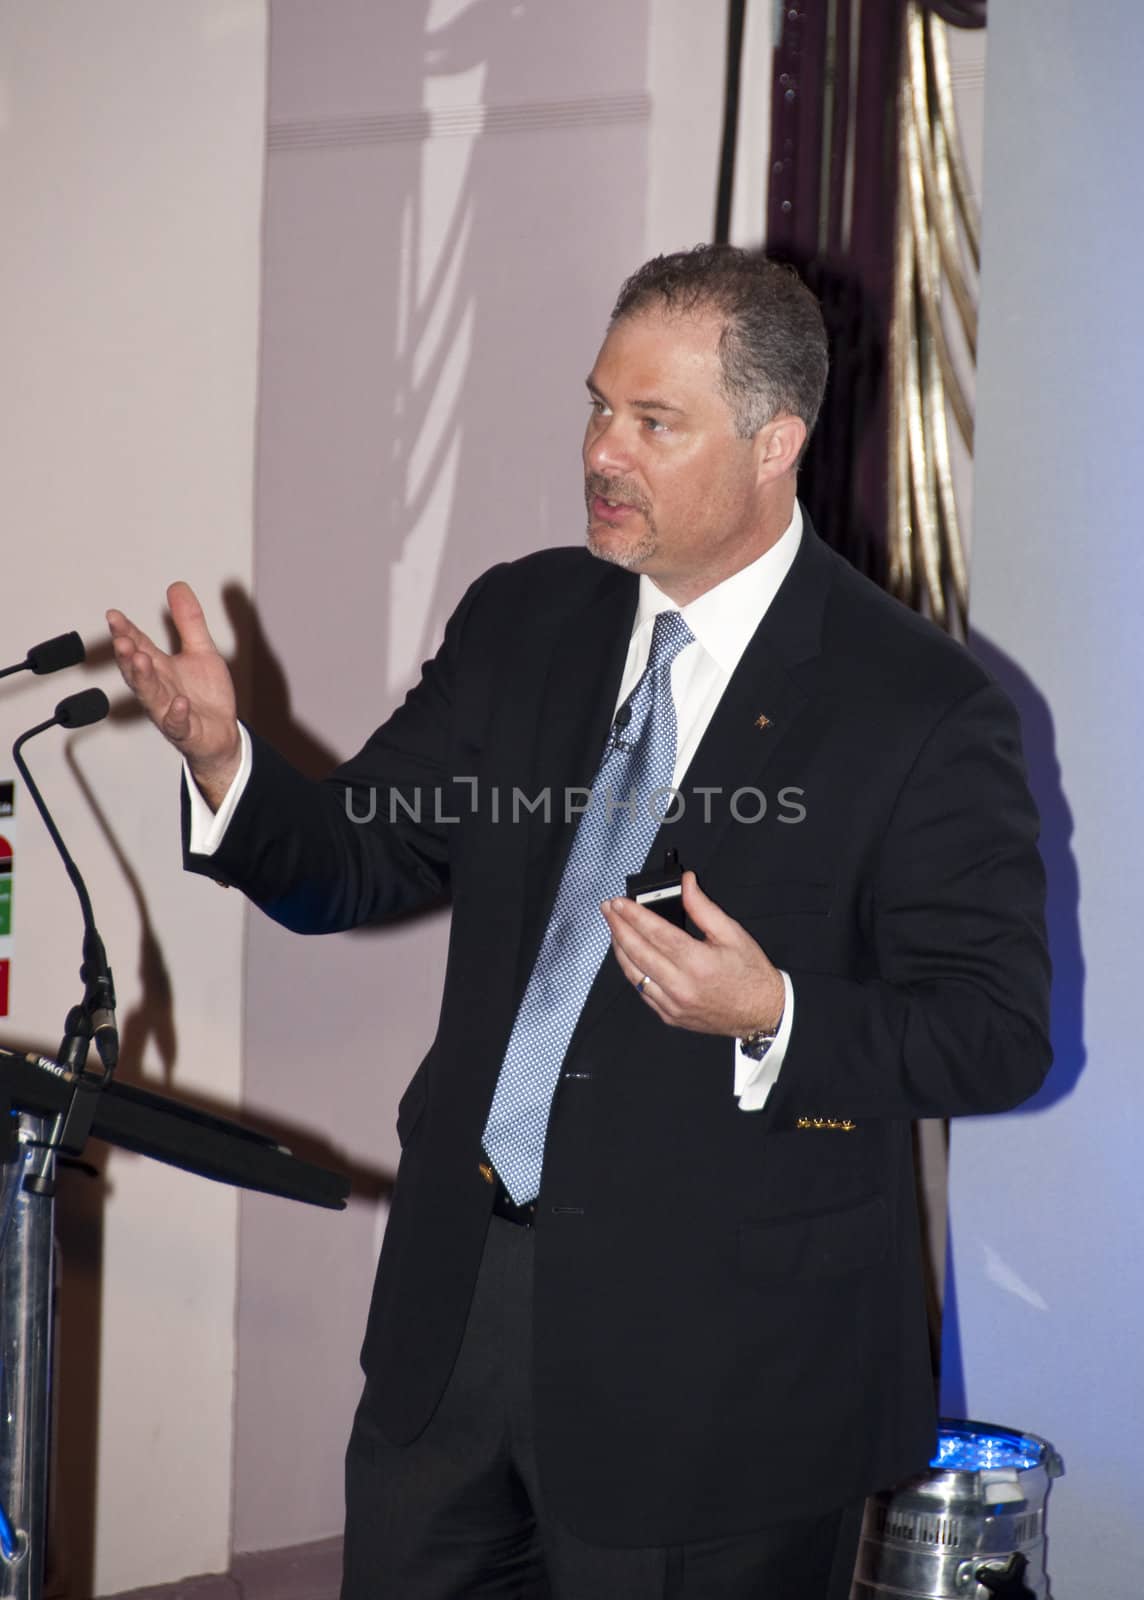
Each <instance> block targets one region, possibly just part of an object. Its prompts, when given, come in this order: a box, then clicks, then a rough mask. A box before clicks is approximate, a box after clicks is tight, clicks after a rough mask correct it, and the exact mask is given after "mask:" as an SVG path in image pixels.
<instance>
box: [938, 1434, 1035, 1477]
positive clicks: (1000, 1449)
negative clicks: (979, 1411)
mask: <svg viewBox="0 0 1144 1600" xmlns="http://www.w3.org/2000/svg"><path fill="white" fill-rule="evenodd" d="M1043 1454H1044V1446H1043V1445H1041V1444H1039V1443H1038V1442H1037V1440H1036V1439H1027V1438H1026V1437H1025V1436H1024V1434H1021V1433H1007V1432H1006V1431H1005V1429H1004V1428H981V1429H975V1428H952V1427H947V1426H945V1425H943V1426H942V1427H940V1428H939V1429H938V1436H937V1455H936V1456H934V1458H933V1460H932V1461H931V1462H930V1466H931V1467H934V1468H936V1469H938V1470H939V1471H945V1472H990V1471H996V1470H997V1469H998V1468H1002V1467H1015V1468H1016V1469H1017V1470H1018V1471H1022V1470H1024V1469H1025V1468H1027V1467H1036V1466H1039V1465H1040V1463H1041V1460H1042V1457H1043Z"/></svg>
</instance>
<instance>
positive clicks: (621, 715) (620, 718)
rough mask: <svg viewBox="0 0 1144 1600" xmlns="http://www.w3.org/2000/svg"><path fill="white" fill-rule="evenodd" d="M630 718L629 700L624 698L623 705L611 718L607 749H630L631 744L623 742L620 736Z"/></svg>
mask: <svg viewBox="0 0 1144 1600" xmlns="http://www.w3.org/2000/svg"><path fill="white" fill-rule="evenodd" d="M631 720H632V707H631V701H630V700H625V701H624V703H623V705H622V706H620V707H619V709H618V710H617V711H616V714H615V716H614V717H613V718H612V733H611V739H610V741H609V744H608V749H609V750H630V749H631V748H632V747H631V745H629V744H625V743H624V741H623V739H621V738H620V735H621V734H622V733H623V731H624V729H625V728H626V727H627V725H628V723H629V722H630V721H631Z"/></svg>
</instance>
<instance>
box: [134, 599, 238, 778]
mask: <svg viewBox="0 0 1144 1600" xmlns="http://www.w3.org/2000/svg"><path fill="white" fill-rule="evenodd" d="M167 604H168V605H169V606H170V608H171V619H172V621H173V622H174V624H175V631H176V633H177V634H178V636H179V645H180V649H179V650H178V651H177V653H176V654H174V655H168V654H167V653H166V652H165V651H163V650H160V649H159V647H158V645H156V644H155V643H154V642H153V641H152V640H151V639H149V638H148V637H147V635H146V634H145V633H144V632H143V630H142V629H141V628H137V627H136V626H135V624H134V623H133V622H131V621H130V620H129V619H128V618H127V617H125V616H124V615H123V613H122V611H109V612H108V613H107V625H108V627H109V629H110V630H111V639H112V647H113V649H114V651H115V660H116V663H117V665H118V667H119V670H120V672H121V673H122V675H123V681H124V683H126V685H127V687H128V688H129V689H130V690H131V692H132V694H133V695H134V696H135V698H136V699H137V700H138V701H139V704H140V705H141V706H142V707H143V709H144V711H145V712H146V713H147V715H148V717H150V719H151V721H152V722H153V723H154V724H155V726H156V727H157V728H158V730H159V732H160V733H161V734H162V735H163V737H164V738H165V739H168V740H169V741H170V742H171V744H173V745H174V746H175V748H176V749H177V750H178V751H179V752H180V754H182V755H183V756H185V758H186V761H187V765H188V766H189V767H190V769H191V773H192V775H193V777H194V780H195V782H196V783H197V784H198V786H199V788H200V790H201V791H202V793H203V796H204V798H205V799H206V801H207V803H208V805H210V806H211V807H212V809H214V810H217V809H218V807H219V806H220V805H221V804H222V801H223V798H224V796H225V795H226V792H227V790H228V789H229V788H230V785H231V783H232V781H233V780H234V777H235V774H236V773H237V772H238V769H239V766H240V764H241V760H242V741H241V738H240V736H239V731H238V719H237V717H236V715H235V701H234V683H233V682H232V680H231V676H230V671H229V669H228V667H227V664H226V662H225V661H224V660H223V658H222V656H221V655H220V654H219V652H218V651H217V650H216V648H215V644H214V640H213V639H212V638H211V636H210V633H209V631H208V629H207V624H206V618H205V617H204V616H203V609H202V607H201V606H200V605H199V602H198V600H197V599H196V597H195V592H194V590H193V589H192V588H191V587H190V585H189V584H186V583H173V584H172V585H171V587H170V588H169V589H168V590H167Z"/></svg>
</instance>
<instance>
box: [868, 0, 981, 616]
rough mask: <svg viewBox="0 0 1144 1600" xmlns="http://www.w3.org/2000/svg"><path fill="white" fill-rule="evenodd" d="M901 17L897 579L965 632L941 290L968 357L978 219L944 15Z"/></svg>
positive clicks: (957, 389)
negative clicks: (961, 140)
mask: <svg viewBox="0 0 1144 1600" xmlns="http://www.w3.org/2000/svg"><path fill="white" fill-rule="evenodd" d="M904 26H905V30H906V36H905V43H906V49H905V51H904V64H903V72H902V80H901V84H900V89H899V99H898V112H899V117H898V129H899V156H898V211H897V225H896V236H895V253H894V256H895V259H894V312H893V323H892V325H891V329H890V352H889V354H890V362H889V365H890V382H891V392H890V460H889V469H890V517H891V529H890V585H891V588H892V589H893V591H894V593H895V594H897V595H898V596H899V597H900V598H901V599H903V600H906V601H907V602H909V603H911V604H921V605H922V606H923V607H924V608H925V609H926V610H928V612H929V614H930V615H931V616H932V617H933V619H934V621H935V622H937V623H938V624H939V625H940V626H942V627H945V628H948V629H950V630H951V631H954V630H960V631H961V632H963V633H964V630H965V626H966V616H967V608H968V574H967V571H966V561H965V550H964V545H963V542H962V536H961V526H960V519H959V517H958V510H957V499H956V495H955V492H954V484H953V469H952V462H951V456H950V443H949V416H950V414H951V413H952V415H953V418H954V421H955V422H956V424H957V428H958V431H959V432H960V434H961V436H962V438H963V439H964V440H965V444H966V447H967V448H968V449H969V451H970V453H972V450H973V412H972V407H971V405H970V402H969V399H968V397H967V395H966V393H965V389H964V386H963V384H962V381H961V378H960V376H959V374H958V371H957V368H956V366H955V364H954V359H953V354H952V351H951V349H950V343H949V337H948V334H947V331H946V327H945V323H944V322H943V320H942V314H941V300H942V292H943V287H944V286H946V285H948V290H949V293H950V295H951V296H952V298H953V301H954V304H955V306H956V308H957V313H958V319H959V322H960V325H961V328H962V332H963V333H964V335H965V342H966V347H967V352H968V356H969V359H970V361H973V360H974V359H975V356H976V338H977V307H976V304H975V301H974V297H973V294H972V292H971V289H970V280H969V272H968V271H967V270H966V265H965V262H964V256H965V254H966V248H967V247H968V253H969V255H970V258H971V260H972V261H973V263H974V270H975V268H976V259H977V251H978V248H979V247H978V243H977V241H978V238H979V227H978V222H977V217H976V215H975V213H974V210H973V205H972V199H971V196H970V193H969V185H968V180H967V178H966V174H965V169H964V164H963V163H962V160H961V154H960V144H959V140H958V136H957V126H956V121H955V120H954V116H953V95H952V80H951V78H950V73H949V56H948V50H947V48H946V41H945V25H944V24H943V23H942V22H940V21H939V20H938V19H937V18H936V17H933V16H927V15H924V14H923V12H922V10H921V8H920V7H919V5H918V4H917V0H909V3H908V4H907V7H906V12H905V22H904ZM931 63H932V73H931ZM931 81H932V91H933V92H932V93H931ZM959 217H960V219H961V227H962V229H963V231H964V236H965V241H966V243H965V245H963V243H962V238H961V233H960V232H959V229H958V218H959Z"/></svg>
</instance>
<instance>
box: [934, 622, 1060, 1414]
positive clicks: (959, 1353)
mask: <svg viewBox="0 0 1144 1600" xmlns="http://www.w3.org/2000/svg"><path fill="white" fill-rule="evenodd" d="M968 643H969V648H970V650H971V651H972V652H973V654H974V655H975V656H976V657H977V659H978V660H979V661H980V662H981V664H982V665H983V666H984V667H985V669H986V670H987V671H988V672H990V673H991V674H992V675H993V677H994V678H996V680H997V682H998V683H999V684H1000V685H1001V687H1002V688H1003V689H1004V690H1005V692H1006V693H1007V694H1008V695H1009V697H1010V698H1011V699H1012V701H1013V703H1014V704H1015V706H1016V707H1017V710H1018V712H1019V714H1020V717H1021V732H1022V739H1023V742H1024V749H1025V764H1026V767H1027V769H1028V774H1029V786H1030V788H1031V790H1032V792H1033V797H1034V799H1035V800H1036V802H1037V807H1038V809H1039V811H1040V814H1041V838H1040V851H1041V857H1042V859H1043V861H1044V863H1045V875H1046V879H1047V893H1046V903H1045V918H1046V923H1047V927H1048V938H1049V951H1050V954H1051V956H1052V962H1053V985H1052V1023H1051V1032H1052V1044H1053V1064H1052V1066H1051V1067H1050V1068H1049V1072H1048V1074H1047V1076H1046V1078H1045V1081H1044V1083H1043V1084H1042V1085H1041V1087H1040V1089H1039V1090H1038V1091H1037V1093H1036V1094H1035V1095H1033V1096H1032V1097H1031V1098H1030V1099H1028V1100H1026V1101H1025V1103H1024V1104H1023V1105H1022V1106H1021V1107H1020V1110H1019V1112H1018V1113H1017V1114H1018V1115H1020V1116H1022V1117H1024V1116H1028V1115H1032V1116H1035V1115H1036V1113H1037V1112H1038V1111H1041V1110H1044V1109H1045V1108H1047V1107H1049V1106H1053V1105H1056V1104H1058V1103H1059V1102H1060V1101H1062V1100H1065V1099H1067V1098H1068V1096H1069V1095H1070V1094H1071V1093H1072V1092H1073V1090H1074V1089H1075V1087H1076V1085H1077V1081H1078V1080H1079V1078H1080V1075H1081V1073H1082V1072H1083V1071H1084V1069H1085V1065H1086V1060H1087V1056H1086V1051H1085V1042H1084V980H1085V963H1084V950H1083V948H1082V945H1081V936H1080V876H1079V873H1078V870H1077V864H1076V857H1075V856H1074V855H1073V850H1072V837H1073V831H1074V824H1073V816H1072V811H1071V809H1070V807H1069V803H1068V799H1067V797H1066V794H1065V789H1064V784H1063V780H1062V773H1061V768H1060V762H1059V760H1058V757H1057V749H1056V735H1055V731H1054V725H1053V718H1052V712H1051V710H1050V708H1049V704H1048V702H1047V700H1046V699H1045V698H1044V696H1043V695H1042V694H1041V692H1040V690H1039V689H1038V688H1037V686H1036V684H1035V683H1034V682H1033V680H1032V679H1031V678H1030V677H1029V675H1028V674H1027V673H1026V672H1025V671H1024V669H1023V668H1022V667H1021V666H1019V665H1018V663H1017V662H1016V661H1014V660H1013V658H1012V657H1011V656H1008V655H1006V654H1005V652H1004V651H1003V650H1001V649H1000V647H999V646H998V645H996V644H994V643H993V641H992V640H990V639H987V638H985V637H984V636H983V635H982V634H980V633H978V632H977V631H976V630H974V629H972V628H971V629H970V634H969V641H968ZM941 1393H942V1409H943V1411H944V1412H945V1413H946V1414H947V1415H949V1416H960V1417H964V1416H965V1413H966V1406H967V1404H968V1401H967V1396H966V1383H965V1362H964V1352H963V1348H962V1329H961V1322H960V1319H959V1316H958V1292H957V1281H956V1269H955V1266H954V1254H953V1247H952V1238H951V1236H950V1237H947V1244H946V1271H945V1310H944V1317H943V1335H942V1359H941ZM1002 1420H1004V1419H1002Z"/></svg>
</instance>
